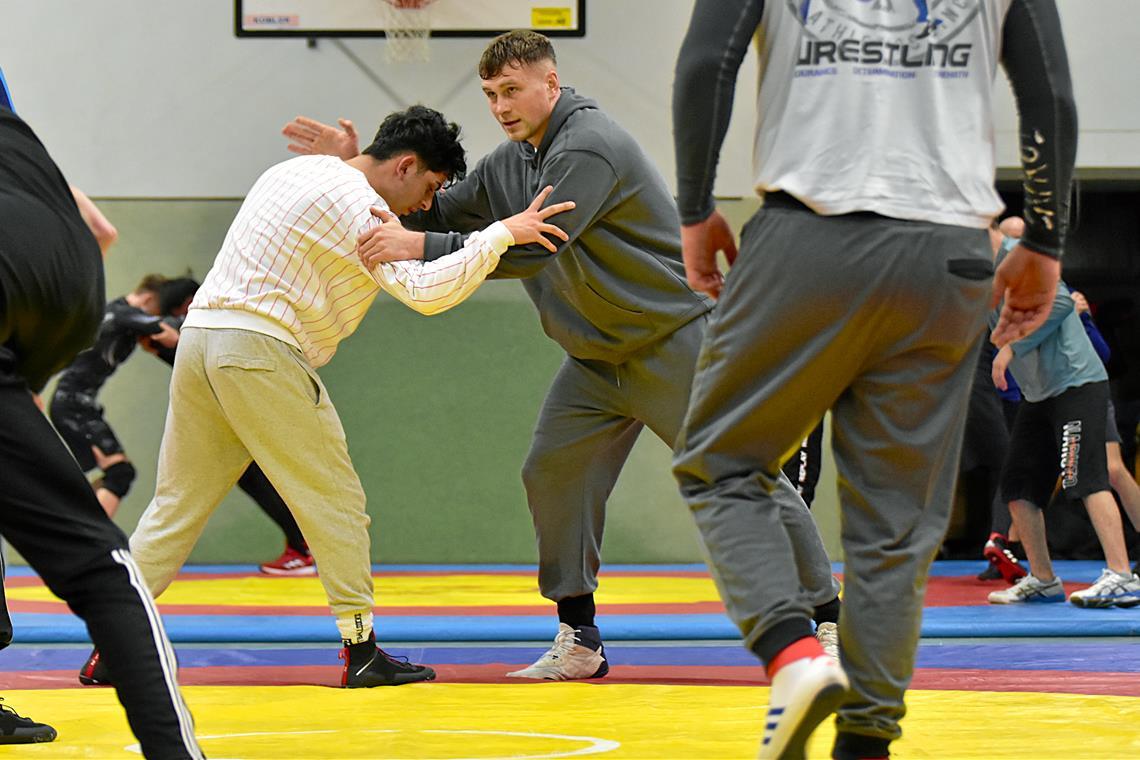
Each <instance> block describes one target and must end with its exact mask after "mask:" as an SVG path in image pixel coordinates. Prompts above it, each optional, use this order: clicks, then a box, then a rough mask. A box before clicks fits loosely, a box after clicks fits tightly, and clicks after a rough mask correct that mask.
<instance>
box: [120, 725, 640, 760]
mask: <svg viewBox="0 0 1140 760" xmlns="http://www.w3.org/2000/svg"><path fill="white" fill-rule="evenodd" d="M413 730H415V729H399V728H363V729H359V730H358V732H359V733H365V734H399V733H405V732H407V731H413ZM415 732H416V733H421V734H475V735H479V736H516V737H520V738H526V739H558V740H562V741H573V742H586V743H588V744H589V746H587V747H582V748H580V749H575V750H569V751H566V752H546V753H543V754H541V755H518V754H513V755H509V756H505V757H479V758H465V757H447V758H442V757H441V758H437V760H547V759H548V758H550V759H552V758H559V757H581V756H583V755H600V754H602V753H603V752H612V751H613V750H615V749H617V748H618V747H620V746H621V742H617V741H614V740H612V739H599V738H597V737H595V736H568V735H565V734H542V733H536V732H533V731H489V730H474V729H471V730H469V729H424V730H422V731H415ZM340 733H344V731H343V730H341V729H314V730H312V731H249V732H244V733H240V734H212V735H209V736H199V737H198V738H199V739H203V740H206V739H241V738H245V737H250V736H311V735H315V734H340ZM123 749H125V750H126V751H128V752H134V753H136V754H139V755H141V754H142V748H141V747H140V746H139V745H138V744H130V745H127V746H126V747H124V748H123ZM211 757H212V756H211ZM214 760H240V758H214ZM390 760H398V759H397V758H391V759H390ZM417 760H426V759H425V758H418V759H417Z"/></svg>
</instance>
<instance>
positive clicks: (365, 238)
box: [356, 206, 424, 271]
mask: <svg viewBox="0 0 1140 760" xmlns="http://www.w3.org/2000/svg"><path fill="white" fill-rule="evenodd" d="M370 210H371V211H372V215H373V216H375V217H377V218H379V219H380V224H378V225H376V226H375V227H372V228H371V229H368V230H365V231H364V232H362V233H360V234H359V235H357V236H356V255H357V256H359V257H360V261H361V263H363V264H364V266H365V268H366V269H368V270H370V271H371V270H372V269H374V268H375V267H376V265H377V264H383V263H385V262H389V261H415V260H416V259H422V258H423V257H424V233H422V232H412V231H411V230H406V229H404V225H402V224H400V219H399V217H397V216H396V215H395V214H393V213H392V212H391V211H389V210H388V209H385V208H380V207H379V206H373V207H372V208H371V209H370Z"/></svg>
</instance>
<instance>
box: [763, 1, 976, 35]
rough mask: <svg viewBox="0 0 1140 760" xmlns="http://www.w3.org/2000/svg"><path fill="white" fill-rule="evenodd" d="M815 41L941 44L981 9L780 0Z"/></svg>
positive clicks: (964, 4)
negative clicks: (847, 40)
mask: <svg viewBox="0 0 1140 760" xmlns="http://www.w3.org/2000/svg"><path fill="white" fill-rule="evenodd" d="M785 2H786V3H787V4H788V7H789V8H790V9H791V10H792V12H793V13H795V15H796V18H798V19H799V20H800V23H801V24H803V27H804V29H805V30H806V31H807V33H808V34H809V35H810V36H812V37H814V38H816V39H818V40H830V41H833V42H838V41H841V40H846V39H854V40H860V41H861V40H874V41H879V42H889V43H897V44H903V43H912V44H913V43H919V42H930V43H935V42H938V43H946V42H949V41H950V40H952V39H953V38H954V37H955V36H957V35H958V34H959V33H960V32H961V31H962V29H964V28H965V27H966V26H967V25H969V23H970V22H971V21H973V20H974V19H975V18H976V17H977V15H978V11H979V10H980V8H981V0H785Z"/></svg>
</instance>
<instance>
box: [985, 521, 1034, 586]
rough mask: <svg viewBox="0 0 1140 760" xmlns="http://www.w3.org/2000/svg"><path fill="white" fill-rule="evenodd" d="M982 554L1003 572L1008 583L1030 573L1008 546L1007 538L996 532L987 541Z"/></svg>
mask: <svg viewBox="0 0 1140 760" xmlns="http://www.w3.org/2000/svg"><path fill="white" fill-rule="evenodd" d="M982 554H983V555H984V556H985V558H986V559H988V560H989V561H990V566H991V567H993V568H994V569H995V570H997V571H998V572H999V573H1001V577H1002V578H1004V579H1005V582H1006V583H1016V582H1017V581H1019V580H1021V579H1022V578H1024V577H1025V576H1026V575H1028V574H1029V573H1028V571H1026V569H1025V568H1024V567H1022V566H1021V563H1020V562H1019V561H1018V560H1017V557H1015V556H1013V552H1011V551H1010V550H1009V547H1008V546H1006V543H1005V539H1004V538H1002V537H1001V536H999V535H997V534H996V533H995V534H994V535H993V536H991V537H990V540H989V541H986V548H985V549H983V550H982Z"/></svg>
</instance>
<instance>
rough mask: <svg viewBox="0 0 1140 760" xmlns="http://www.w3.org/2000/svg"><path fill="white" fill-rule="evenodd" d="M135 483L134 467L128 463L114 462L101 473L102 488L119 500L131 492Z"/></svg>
mask: <svg viewBox="0 0 1140 760" xmlns="http://www.w3.org/2000/svg"><path fill="white" fill-rule="evenodd" d="M134 481H135V467H134V465H132V464H131V463H130V462H116V463H115V464H113V465H111V466H110V467H108V468H107V469H106V470H104V471H103V487H104V488H106V489H107V490H108V491H110V492H111V493H113V494H115V495H116V496H118V497H119V498H120V499H121V498H123V497H124V496H126V495H127V491H129V490H131V483H133V482H134Z"/></svg>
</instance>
